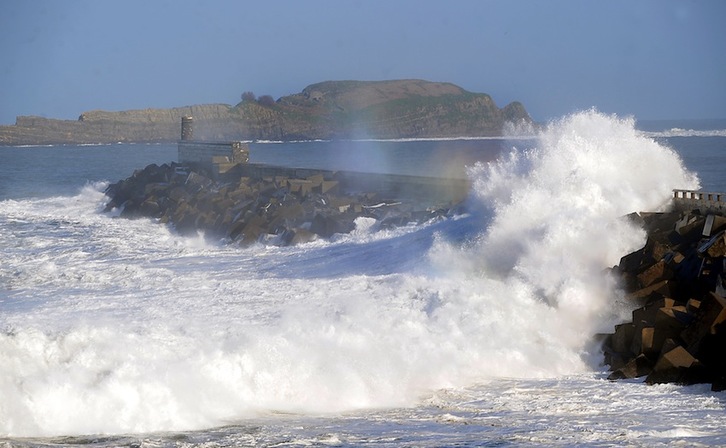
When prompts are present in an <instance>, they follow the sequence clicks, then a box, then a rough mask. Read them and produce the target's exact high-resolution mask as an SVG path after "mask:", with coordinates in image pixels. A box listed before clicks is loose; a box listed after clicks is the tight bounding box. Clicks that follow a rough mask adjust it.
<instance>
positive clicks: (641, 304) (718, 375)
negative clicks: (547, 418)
mask: <svg viewBox="0 0 726 448" xmlns="http://www.w3.org/2000/svg"><path fill="white" fill-rule="evenodd" d="M695 200H696V201H701V198H700V197H697V198H695ZM685 203H688V201H683V203H682V204H681V205H682V206H683V205H685ZM690 203H691V205H693V204H695V202H690ZM707 210H712V209H711V208H708V209H707ZM631 218H632V219H634V220H637V221H638V222H639V223H640V224H641V226H642V227H643V228H645V230H646V231H647V233H648V239H647V242H646V244H645V246H644V247H643V248H642V249H640V250H638V251H636V252H633V253H631V254H629V255H626V256H624V257H623V258H622V259H621V260H620V263H619V265H618V266H615V267H614V268H613V269H612V274H613V275H614V276H615V277H616V279H617V280H618V281H619V282H620V284H621V285H622V286H623V287H624V289H625V292H626V296H625V299H626V300H627V301H629V302H630V303H631V305H632V306H635V307H637V308H636V309H635V310H634V311H633V313H632V321H630V322H625V323H623V324H620V325H617V326H616V327H615V331H614V333H612V334H609V335H605V336H603V337H604V344H603V351H604V355H605V363H606V364H608V365H609V366H610V369H611V370H612V374H611V375H610V377H609V379H611V380H617V379H624V378H638V377H645V378H646V379H645V381H646V382H647V383H649V384H654V383H681V384H693V383H711V384H712V389H713V390H719V391H720V390H726V298H724V296H725V295H726V258H724V257H725V256H726V217H724V216H723V213H714V212H705V213H704V212H703V210H701V209H697V210H688V211H674V212H669V213H640V214H633V215H631Z"/></svg>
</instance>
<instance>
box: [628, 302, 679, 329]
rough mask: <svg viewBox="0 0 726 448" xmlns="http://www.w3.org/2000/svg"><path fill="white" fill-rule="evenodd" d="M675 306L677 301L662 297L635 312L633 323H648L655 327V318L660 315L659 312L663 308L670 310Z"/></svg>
mask: <svg viewBox="0 0 726 448" xmlns="http://www.w3.org/2000/svg"><path fill="white" fill-rule="evenodd" d="M675 304H676V301H675V300H673V299H671V298H668V297H661V298H659V299H657V300H654V301H652V302H648V303H647V304H646V305H645V306H642V307H640V308H638V309H636V310H634V311H633V323H635V324H638V323H640V322H646V323H647V324H649V325H653V324H655V316H656V314H658V310H660V309H661V308H670V307H672V306H674V305H675Z"/></svg>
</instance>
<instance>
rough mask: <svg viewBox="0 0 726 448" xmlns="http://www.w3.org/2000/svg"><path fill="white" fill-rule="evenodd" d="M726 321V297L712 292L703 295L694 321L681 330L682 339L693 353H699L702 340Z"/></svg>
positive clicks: (714, 332)
mask: <svg viewBox="0 0 726 448" xmlns="http://www.w3.org/2000/svg"><path fill="white" fill-rule="evenodd" d="M725 321H726V299H724V298H723V297H721V296H719V295H717V294H715V293H713V292H710V293H708V294H706V295H705V296H704V297H703V300H702V301H701V305H700V307H699V309H698V312H697V313H696V314H695V316H694V320H693V322H691V324H690V325H688V326H687V327H686V328H685V329H684V330H683V331H682V332H681V335H680V336H681V339H683V341H684V342H685V343H686V344H687V347H688V350H689V351H690V352H691V353H698V349H699V347H700V343H701V340H702V339H703V338H704V337H705V336H707V335H709V334H716V327H717V326H718V325H719V324H720V323H722V322H725Z"/></svg>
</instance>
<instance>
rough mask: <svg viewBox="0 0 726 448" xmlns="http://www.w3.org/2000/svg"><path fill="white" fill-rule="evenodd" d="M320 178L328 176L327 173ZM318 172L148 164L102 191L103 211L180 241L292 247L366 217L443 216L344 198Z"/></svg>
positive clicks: (372, 195) (370, 198)
mask: <svg viewBox="0 0 726 448" xmlns="http://www.w3.org/2000/svg"><path fill="white" fill-rule="evenodd" d="M326 174H327V173H326ZM326 174H323V173H320V174H315V175H312V176H309V177H307V178H304V179H299V178H291V177H284V176H270V177H261V178H253V177H236V176H232V177H229V178H227V179H221V178H220V179H217V178H214V177H213V176H211V175H208V174H207V173H206V172H205V170H204V169H203V168H202V167H193V166H192V167H190V165H179V164H176V163H172V164H164V165H161V166H158V165H156V164H152V165H149V166H147V167H146V168H144V169H143V170H137V171H136V172H134V174H133V175H132V176H131V177H129V178H127V179H124V180H121V181H119V182H117V183H115V184H111V185H109V186H108V188H107V189H106V195H107V196H108V197H109V201H108V202H107V204H106V211H107V212H108V211H112V210H114V209H117V210H120V216H121V217H124V218H141V217H146V218H153V219H158V220H159V222H161V223H166V224H169V225H171V226H172V227H173V228H174V229H175V230H176V231H177V232H179V233H181V234H196V233H198V232H202V233H204V235H205V236H206V237H208V238H210V239H217V240H219V239H226V240H228V241H230V242H234V243H237V244H240V245H248V244H251V243H255V242H267V243H271V244H275V245H291V244H297V243H303V242H308V241H311V240H314V239H317V238H329V237H331V236H333V235H335V234H338V233H348V232H351V231H352V230H353V229H355V227H356V224H355V221H356V219H358V218H360V217H369V218H373V219H375V220H376V222H377V226H378V228H388V227H393V226H402V225H406V224H409V223H412V222H416V223H422V222H426V221H429V220H431V219H435V218H438V217H442V216H445V215H446V214H447V213H448V212H449V210H448V209H443V208H433V209H417V208H416V206H415V205H414V204H413V203H407V202H406V201H402V200H398V199H396V200H393V199H390V198H385V197H381V196H380V194H378V193H376V192H369V193H358V194H345V193H342V192H340V191H339V186H338V182H337V181H335V180H332V179H327V178H326V177H325V176H326Z"/></svg>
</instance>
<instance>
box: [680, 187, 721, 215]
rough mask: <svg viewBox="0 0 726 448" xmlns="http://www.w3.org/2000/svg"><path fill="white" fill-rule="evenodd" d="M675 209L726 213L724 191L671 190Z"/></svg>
mask: <svg viewBox="0 0 726 448" xmlns="http://www.w3.org/2000/svg"><path fill="white" fill-rule="evenodd" d="M673 206H674V208H675V210H678V211H686V210H696V209H698V210H700V211H701V213H721V214H724V213H726V193H713V192H708V191H694V190H673Z"/></svg>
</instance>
